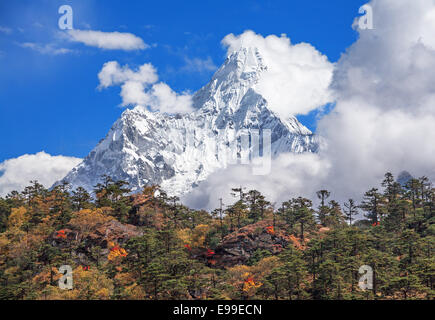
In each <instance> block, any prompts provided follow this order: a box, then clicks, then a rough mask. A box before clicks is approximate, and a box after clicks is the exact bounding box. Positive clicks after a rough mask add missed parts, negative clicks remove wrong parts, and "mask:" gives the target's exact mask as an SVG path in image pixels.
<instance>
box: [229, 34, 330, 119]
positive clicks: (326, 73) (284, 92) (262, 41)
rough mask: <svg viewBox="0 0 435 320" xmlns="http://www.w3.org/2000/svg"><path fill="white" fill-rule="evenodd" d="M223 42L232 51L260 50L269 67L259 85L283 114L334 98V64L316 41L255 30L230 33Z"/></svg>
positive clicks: (270, 102)
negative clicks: (310, 41)
mask: <svg viewBox="0 0 435 320" xmlns="http://www.w3.org/2000/svg"><path fill="white" fill-rule="evenodd" d="M222 43H223V44H224V45H225V46H227V47H228V55H230V54H231V53H232V52H234V51H237V50H239V49H240V48H241V47H255V48H257V49H258V50H259V52H260V54H261V56H262V58H263V59H264V62H265V65H266V66H267V68H268V69H267V71H266V72H265V73H264V74H263V75H262V77H261V79H260V81H259V83H258V84H257V87H256V89H257V91H258V92H259V93H260V94H262V95H263V96H264V97H265V98H266V100H267V101H268V105H269V107H270V108H271V109H272V110H273V111H275V112H277V113H278V114H280V115H281V116H283V117H287V116H288V115H297V114H307V113H309V112H310V111H312V110H315V109H317V108H319V107H321V106H323V105H325V104H326V103H328V102H331V101H332V95H331V91H330V90H329V85H330V82H331V79H332V74H333V64H332V63H330V62H329V61H328V58H327V57H326V56H325V55H322V54H321V53H320V52H319V51H317V50H316V49H315V48H314V47H313V46H312V45H310V44H308V43H298V44H292V43H291V41H290V39H289V38H288V37H287V36H286V35H284V34H283V35H281V37H277V36H275V35H269V36H267V37H265V38H264V37H263V36H261V35H259V34H255V33H254V32H253V31H245V32H244V33H243V34H241V35H238V36H235V35H233V34H229V35H227V36H226V37H225V38H224V39H223V40H222Z"/></svg>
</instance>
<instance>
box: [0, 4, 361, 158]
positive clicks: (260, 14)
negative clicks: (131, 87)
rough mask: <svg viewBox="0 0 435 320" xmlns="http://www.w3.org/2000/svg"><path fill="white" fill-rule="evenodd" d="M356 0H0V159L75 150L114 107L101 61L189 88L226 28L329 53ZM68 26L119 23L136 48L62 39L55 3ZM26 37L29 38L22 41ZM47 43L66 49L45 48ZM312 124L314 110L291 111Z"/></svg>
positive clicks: (219, 51)
mask: <svg viewBox="0 0 435 320" xmlns="http://www.w3.org/2000/svg"><path fill="white" fill-rule="evenodd" d="M365 2H366V1H359V0H330V1H320V0H316V1H261V2H260V1H218V2H217V1H183V2H182V1H91V0H80V1H67V0H62V1H48V0H47V1H2V2H0V70H1V71H0V137H1V138H0V162H1V161H3V160H5V159H8V158H14V157H18V156H20V155H22V154H25V153H36V152H39V151H42V150H44V151H46V152H47V153H50V154H52V155H60V154H61V155H66V156H75V157H84V156H86V155H87V154H88V153H89V151H90V150H91V149H92V148H93V147H94V146H95V145H96V144H97V143H98V141H99V140H100V139H102V138H103V137H104V136H105V134H106V133H107V131H108V130H109V128H110V127H111V125H112V124H113V122H114V121H115V120H116V119H117V118H118V117H119V116H120V114H121V113H122V111H123V108H121V107H119V105H120V103H121V98H120V96H119V90H120V89H119V87H111V88H108V89H106V90H102V91H99V90H97V86H98V83H99V82H98V78H97V74H98V72H99V71H100V70H101V68H102V66H103V64H104V63H105V62H107V61H110V60H116V61H118V62H119V63H120V64H121V65H124V64H128V65H129V66H131V67H134V66H139V65H142V64H144V63H146V62H150V63H152V64H153V65H154V66H155V67H156V68H157V70H158V75H159V78H160V79H161V80H162V81H164V82H166V83H168V84H169V85H170V86H171V87H172V88H173V89H174V90H176V91H177V92H181V91H183V90H190V91H191V92H194V91H196V90H197V89H199V88H200V87H201V86H203V85H204V84H205V83H206V82H207V81H208V80H209V79H210V77H211V75H212V74H213V70H212V68H203V69H198V68H193V67H192V66H191V65H190V64H189V63H188V62H189V61H193V60H194V59H201V60H202V61H208V62H209V64H208V65H210V62H212V63H211V65H215V66H220V65H221V63H222V62H223V61H224V59H225V49H224V48H222V46H221V43H220V41H221V40H222V38H223V37H225V36H226V35H227V34H229V33H234V34H240V33H242V32H243V31H245V30H248V29H251V30H253V31H255V32H256V33H260V34H262V35H263V36H266V35H269V34H276V35H280V34H282V33H286V34H287V36H288V37H290V39H291V41H292V43H298V42H308V43H310V44H312V45H313V46H314V47H316V49H318V50H319V51H320V52H322V53H323V54H326V55H327V56H328V58H329V60H330V61H331V62H336V61H337V60H338V59H339V57H340V55H341V54H342V53H343V52H345V50H346V48H347V47H349V46H350V45H351V44H352V43H353V42H355V40H356V38H357V33H356V32H355V31H354V30H353V29H352V28H351V25H352V22H353V19H354V18H355V17H356V16H358V9H359V7H360V6H361V5H363V4H364V3H365ZM63 4H69V5H70V6H71V7H72V9H73V14H74V15H73V17H74V28H75V29H92V30H100V31H105V32H111V31H119V32H129V33H132V34H134V35H136V36H138V37H140V38H142V39H143V41H144V42H145V43H147V44H148V45H150V48H148V49H146V50H133V51H123V50H103V49H99V48H95V47H90V46H86V45H84V44H81V43H73V42H69V41H67V40H65V39H64V38H63V37H62V36H61V33H62V32H64V31H60V30H59V28H58V19H59V17H60V14H58V8H59V6H61V5H63ZM26 43H27V44H29V43H32V45H31V46H30V45H23V44H26ZM56 48H66V49H68V50H69V52H67V53H62V54H55V51H54V50H55V49H56ZM298 118H299V119H300V120H301V122H302V123H304V124H305V125H307V126H308V127H309V128H310V129H315V113H311V114H309V115H307V116H299V117H298Z"/></svg>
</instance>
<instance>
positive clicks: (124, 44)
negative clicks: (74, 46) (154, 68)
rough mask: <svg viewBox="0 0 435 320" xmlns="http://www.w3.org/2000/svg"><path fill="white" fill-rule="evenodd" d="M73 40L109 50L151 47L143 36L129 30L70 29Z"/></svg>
mask: <svg viewBox="0 0 435 320" xmlns="http://www.w3.org/2000/svg"><path fill="white" fill-rule="evenodd" d="M68 34H69V36H70V37H69V39H70V40H71V41H76V42H81V43H84V44H85V45H87V46H91V47H97V48H101V49H107V50H126V51H130V50H143V49H147V48H149V45H147V44H146V43H145V42H144V41H143V40H142V39H141V38H139V37H137V36H135V35H134V34H132V33H127V32H117V31H115V32H102V31H94V30H77V29H73V30H69V31H68Z"/></svg>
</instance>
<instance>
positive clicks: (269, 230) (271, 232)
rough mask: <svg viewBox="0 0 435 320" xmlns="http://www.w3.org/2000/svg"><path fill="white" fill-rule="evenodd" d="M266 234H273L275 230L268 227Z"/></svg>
mask: <svg viewBox="0 0 435 320" xmlns="http://www.w3.org/2000/svg"><path fill="white" fill-rule="evenodd" d="M266 232H267V233H269V234H275V229H274V228H273V226H268V227H266Z"/></svg>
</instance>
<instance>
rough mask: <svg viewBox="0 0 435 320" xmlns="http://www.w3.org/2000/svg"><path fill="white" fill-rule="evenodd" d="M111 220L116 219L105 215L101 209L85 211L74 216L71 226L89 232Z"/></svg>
mask: <svg viewBox="0 0 435 320" xmlns="http://www.w3.org/2000/svg"><path fill="white" fill-rule="evenodd" d="M111 220H114V218H113V217H111V216H107V215H105V214H104V213H103V210H101V209H96V210H90V209H83V210H80V211H79V212H76V213H75V214H74V217H73V218H72V219H71V221H70V224H71V225H73V226H75V227H78V228H79V229H80V231H82V232H89V231H90V230H92V229H93V228H95V227H96V226H97V225H99V224H103V223H106V222H109V221H111Z"/></svg>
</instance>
